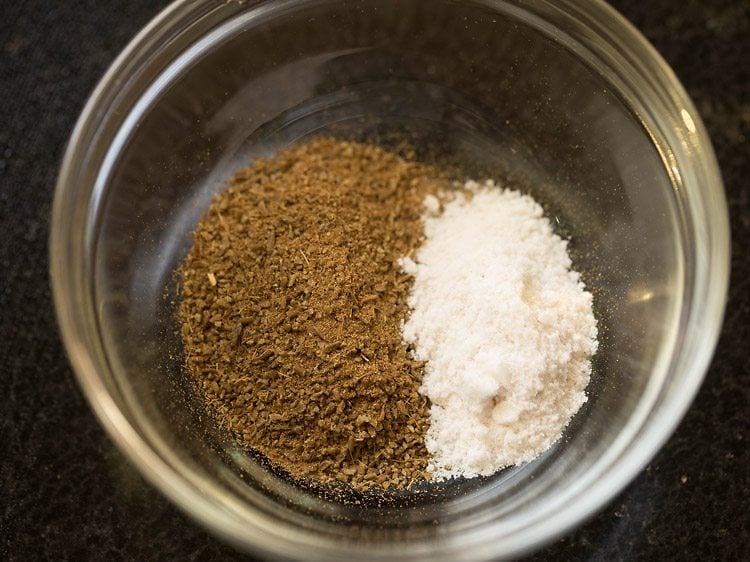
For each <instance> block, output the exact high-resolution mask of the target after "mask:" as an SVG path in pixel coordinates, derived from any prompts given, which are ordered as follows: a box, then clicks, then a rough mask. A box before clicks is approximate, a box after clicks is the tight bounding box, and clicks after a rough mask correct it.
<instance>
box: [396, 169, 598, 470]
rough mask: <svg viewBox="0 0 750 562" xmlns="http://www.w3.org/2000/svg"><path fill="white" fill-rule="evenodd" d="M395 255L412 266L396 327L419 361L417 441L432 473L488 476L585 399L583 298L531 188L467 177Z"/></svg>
mask: <svg viewBox="0 0 750 562" xmlns="http://www.w3.org/2000/svg"><path fill="white" fill-rule="evenodd" d="M464 187H465V191H466V192H467V193H466V194H464V193H459V194H457V195H456V196H455V197H454V198H452V199H450V200H448V201H447V202H445V203H444V205H443V210H442V212H441V210H440V207H441V205H440V202H439V201H438V200H437V198H435V197H433V196H428V198H427V199H426V201H425V216H424V229H425V241H424V243H423V245H422V246H421V247H420V248H419V250H418V251H417V253H416V255H415V257H414V259H411V258H409V257H405V258H402V259H401V260H400V263H401V267H402V268H403V270H404V271H405V272H407V273H409V274H410V275H412V276H413V277H414V284H413V287H412V291H411V293H410V296H409V300H408V304H409V308H410V309H411V314H410V316H409V318H408V319H407V320H406V321H405V322H404V324H403V326H402V336H403V339H404V341H405V342H407V343H408V344H410V345H411V346H412V347H413V348H414V356H415V358H416V359H418V360H421V361H425V362H426V363H425V373H424V378H423V382H422V387H421V389H420V392H422V393H423V394H425V395H426V396H427V397H428V398H429V399H430V401H431V402H432V407H431V410H430V428H429V430H428V432H427V435H426V447H427V450H428V452H429V453H430V455H431V464H430V466H429V467H428V470H429V471H430V472H431V473H432V476H433V478H435V479H437V480H441V479H445V478H450V477H456V476H465V477H472V476H477V475H490V474H492V473H494V472H496V471H497V470H499V469H501V468H504V467H506V466H511V465H517V464H520V463H523V462H527V461H530V460H532V459H534V458H535V457H536V456H538V455H539V454H540V453H542V452H543V451H545V450H546V449H548V448H549V447H550V446H551V445H552V444H553V443H554V442H555V441H556V440H557V439H558V438H559V437H560V435H561V433H562V431H563V429H564V428H565V426H566V425H567V424H568V422H569V421H570V419H571V417H572V416H573V415H574V414H575V413H576V412H577V411H578V409H579V408H580V407H581V405H582V404H583V403H584V402H585V401H586V394H585V388H586V386H587V384H588V381H589V375H590V372H591V356H592V355H593V354H594V352H595V351H596V348H597V339H596V338H597V328H596V320H595V318H594V314H593V312H592V297H591V294H590V293H589V292H587V291H586V290H585V289H584V286H583V284H582V282H581V280H580V276H579V274H578V273H576V272H575V271H571V260H570V257H569V256H568V253H567V243H566V242H565V241H563V240H562V239H561V238H560V237H559V236H557V235H556V234H554V232H553V230H552V226H551V225H550V222H549V221H548V220H547V219H546V218H545V217H544V216H543V212H542V208H541V207H540V206H539V204H537V203H536V202H535V201H534V200H533V199H532V198H530V197H528V196H525V195H521V194H520V193H518V192H516V191H511V190H503V189H500V188H499V187H497V186H495V185H494V183H492V182H486V183H485V184H484V185H479V184H477V183H476V182H473V181H469V182H467V183H466V184H465V186H464Z"/></svg>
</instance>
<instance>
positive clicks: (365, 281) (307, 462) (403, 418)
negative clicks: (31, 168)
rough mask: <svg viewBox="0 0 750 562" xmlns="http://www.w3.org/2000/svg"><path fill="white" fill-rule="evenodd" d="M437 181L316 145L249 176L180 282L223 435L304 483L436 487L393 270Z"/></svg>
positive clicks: (194, 349) (366, 148)
mask: <svg viewBox="0 0 750 562" xmlns="http://www.w3.org/2000/svg"><path fill="white" fill-rule="evenodd" d="M439 187H442V180H441V179H440V173H439V172H438V171H437V170H436V169H435V168H432V167H430V166H427V165H425V164H422V163H419V162H417V161H415V160H414V159H413V158H411V157H403V156H399V155H397V154H394V153H390V152H387V151H385V150H383V149H381V148H378V147H375V146H372V145H367V144H361V143H353V142H345V141H340V140H335V139H330V138H320V139H315V140H312V141H309V142H307V143H305V144H302V145H300V146H297V147H295V148H291V149H289V150H286V151H283V152H280V153H278V154H277V155H275V156H274V157H272V158H269V159H266V160H259V161H257V162H255V163H254V164H253V165H252V166H250V167H248V168H246V169H243V170H240V171H239V172H238V173H237V174H236V176H235V177H234V178H233V179H232V181H231V183H230V187H229V188H228V190H226V191H225V192H223V193H221V194H219V195H218V196H217V197H216V198H215V199H214V201H213V203H212V205H211V208H210V209H209V210H208V211H207V212H206V214H205V216H204V217H203V218H202V220H201V221H200V223H199V225H198V227H197V230H196V232H195V235H194V246H193V248H192V250H191V251H190V253H189V255H188V256H187V258H186V260H185V262H184V264H183V265H182V267H181V268H180V270H179V273H180V275H181V292H182V298H181V303H180V307H179V319H180V322H181V329H182V338H183V342H184V348H185V353H186V361H187V367H188V370H189V372H190V373H192V375H194V377H195V379H196V380H197V381H199V383H200V384H201V385H202V388H203V390H204V394H205V397H206V399H207V401H208V403H209V404H210V406H211V407H212V408H213V409H214V410H215V413H216V414H217V416H218V419H219V421H220V423H222V424H223V425H225V426H226V427H228V428H229V429H230V430H231V431H232V433H233V434H234V435H235V436H236V438H237V439H238V441H239V442H240V443H242V444H243V445H244V446H246V447H249V448H252V449H254V450H256V451H259V452H261V453H263V454H265V455H266V456H267V457H268V458H269V459H270V460H271V461H272V462H273V463H276V464H277V465H279V466H280V467H282V468H283V469H285V470H287V471H288V472H289V473H290V474H291V475H292V476H294V477H310V478H312V479H315V480H317V481H320V482H335V481H339V482H344V483H348V484H350V485H352V486H354V487H355V488H357V489H366V488H369V487H372V486H373V485H380V486H383V487H386V488H387V487H389V486H397V487H408V486H410V485H411V483H412V482H413V481H414V480H415V479H419V478H423V477H426V473H425V468H426V465H427V457H428V455H427V451H426V449H425V447H424V434H425V431H426V430H427V427H428V404H427V401H426V399H425V397H423V396H422V395H420V394H419V393H418V387H419V385H420V383H421V378H422V365H421V364H419V363H417V362H415V361H413V360H412V359H410V358H409V356H408V353H407V349H406V347H405V345H404V344H403V343H402V341H401V332H400V322H401V320H402V319H403V318H405V316H406V314H407V307H406V304H405V303H406V297H407V294H408V291H409V283H410V279H409V278H408V277H407V276H406V275H404V274H403V273H402V272H401V271H400V270H399V267H398V265H397V264H396V260H397V259H398V258H399V257H401V256H404V255H408V254H410V253H411V252H412V251H413V250H414V249H416V247H417V246H418V245H419V243H420V241H421V238H422V224H421V221H420V214H421V204H422V200H423V199H424V197H425V195H426V194H427V193H433V192H435V191H436V190H437V189H438V188H439Z"/></svg>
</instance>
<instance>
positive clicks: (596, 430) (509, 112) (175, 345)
mask: <svg viewBox="0 0 750 562" xmlns="http://www.w3.org/2000/svg"><path fill="white" fill-rule="evenodd" d="M228 4H234V3H228ZM188 45H189V48H188ZM159 57H161V58H158V57H156V58H155V61H156V62H154V61H153V60H152V62H151V63H149V64H152V66H154V68H155V70H154V69H152V70H151V74H150V75H148V73H146V72H145V71H144V72H143V73H142V74H141V75H140V77H137V78H136V79H134V80H133V81H132V82H131V83H129V84H127V86H126V89H128V91H130V92H131V95H132V96H133V99H134V100H136V101H134V102H133V103H132V104H131V105H132V106H131V108H130V111H129V112H128V114H127V115H124V116H122V119H121V120H120V122H119V124H118V131H117V135H116V137H115V139H114V141H113V142H112V143H111V145H110V147H109V149H108V153H107V157H106V160H105V162H104V165H102V167H101V168H100V169H99V171H98V175H97V180H96V186H97V187H96V189H95V190H94V193H93V194H92V197H91V199H90V201H89V206H88V211H87V218H88V223H87V224H88V231H87V235H88V243H89V246H88V251H89V255H88V259H89V260H90V273H91V290H92V294H93V298H94V300H95V303H96V307H97V309H96V321H97V323H98V331H99V333H100V337H101V345H102V354H103V356H104V357H106V362H107V365H108V371H107V374H106V384H107V386H108V388H109V389H110V392H111V393H112V395H113V396H115V397H116V398H115V400H116V402H117V404H118V407H119V408H120V409H121V410H122V411H124V412H126V414H125V415H126V417H127V418H128V420H129V421H130V423H131V424H132V425H133V427H135V428H136V431H137V432H138V433H139V434H140V436H141V438H142V439H144V440H145V441H146V442H148V443H149V444H150V445H151V446H152V448H153V449H154V450H156V451H157V452H158V454H159V455H160V456H161V457H162V458H163V459H164V460H165V462H167V463H168V464H170V465H171V466H173V467H175V470H177V471H179V472H181V473H183V474H184V475H186V476H185V478H187V479H188V480H189V481H190V482H192V483H193V484H194V485H195V486H197V487H199V488H202V489H203V490H204V492H205V494H206V497H208V498H210V501H211V502H214V503H217V504H220V505H221V508H222V509H223V510H225V511H226V513H228V514H229V515H228V517H232V518H234V519H235V520H236V521H254V522H255V523H256V524H261V523H259V522H260V521H262V522H265V523H264V524H266V523H267V524H268V528H269V529H272V528H273V525H271V523H273V524H275V525H277V528H279V529H281V528H284V529H286V530H287V531H286V532H288V533H289V536H297V535H294V533H300V534H299V536H300V537H304V536H317V537H328V538H330V539H331V540H335V541H338V543H337V544H346V545H350V546H351V545H354V544H355V543H356V542H357V541H358V542H359V543H362V544H363V543H367V542H370V543H372V544H375V545H376V546H377V548H382V549H391V551H395V550H396V549H398V548H399V545H403V544H405V543H414V544H416V543H418V542H419V541H420V540H422V539H426V538H429V539H430V542H424V543H422V544H429V545H431V546H429V547H425V548H428V550H429V549H433V550H434V551H435V552H437V551H439V550H440V549H441V548H443V547H442V546H441V544H442V543H444V542H445V541H452V544H458V543H459V542H460V541H461V540H464V541H467V542H470V537H471V536H472V535H471V533H472V532H474V531H477V532H478V530H481V529H482V528H484V527H485V526H487V525H489V524H492V525H493V526H494V528H495V530H496V531H497V530H498V529H499V530H500V531H501V532H502V533H507V534H512V533H513V532H514V531H515V530H518V529H521V528H523V527H524V526H528V525H529V522H530V521H532V520H534V519H535V518H544V517H547V516H549V515H550V514H552V513H554V512H555V510H557V509H558V508H559V507H560V506H562V505H564V504H565V503H566V502H569V501H571V498H575V497H576V495H577V494H581V493H583V492H584V488H585V486H586V484H587V483H590V482H591V481H592V480H595V479H598V478H601V477H602V472H604V471H605V469H606V466H607V463H608V462H611V461H612V459H613V458H616V456H617V455H618V454H619V452H621V451H622V450H623V448H624V447H627V446H628V444H629V443H630V442H631V441H632V439H633V437H634V435H635V434H636V433H637V431H638V428H639V427H640V425H641V424H642V423H643V421H644V420H645V419H646V418H647V416H648V412H649V408H650V407H651V405H652V404H653V403H654V401H655V400H656V399H657V396H658V393H659V390H660V388H661V387H662V385H663V384H664V381H665V378H666V376H667V375H666V369H667V365H668V363H669V360H670V357H671V355H672V351H673V349H674V345H675V338H676V337H677V332H678V329H679V322H680V313H681V310H682V306H683V295H684V291H685V281H684V278H685V271H684V270H685V263H684V257H683V255H684V251H685V250H684V245H685V244H686V239H685V234H684V232H683V226H682V225H681V221H682V218H681V217H682V215H681V213H682V211H681V208H680V204H679V200H678V197H677V196H676V195H675V189H674V178H673V176H672V174H671V173H670V171H669V169H668V168H667V167H666V166H665V164H664V160H663V156H662V152H663V151H662V148H661V147H659V146H658V144H657V143H655V141H654V139H653V136H652V135H651V134H650V132H649V124H648V123H645V122H644V119H643V116H640V117H639V116H638V115H636V112H635V111H634V110H633V108H632V107H631V106H630V105H629V103H627V100H626V99H625V98H624V97H623V95H622V94H621V92H619V91H618V89H617V87H616V80H614V79H613V78H612V77H611V76H607V75H606V73H603V72H602V71H601V69H600V68H596V65H595V64H593V63H592V62H591V57H588V56H587V53H586V51H585V49H583V48H582V47H581V43H578V42H577V41H576V40H575V38H573V37H571V36H570V35H567V34H566V33H563V32H562V31H561V30H560V28H557V27H555V26H552V25H549V24H548V23H544V22H543V21H542V20H541V19H540V18H539V17H538V16H536V15H534V14H532V13H531V12H530V11H526V10H525V9H522V8H520V7H518V6H517V5H515V4H513V3H503V2H461V3H458V2H452V1H448V0H435V1H433V2H422V1H418V0H400V1H399V2H390V1H389V2H382V1H375V0H364V1H360V2H351V3H340V2H324V1H323V2H321V1H317V2H307V1H305V2H275V3H261V4H258V5H252V6H249V7H248V6H245V7H243V8H238V7H237V6H236V5H232V6H230V7H226V6H222V7H213V8H211V10H209V9H208V8H206V10H205V13H203V14H202V15H201V16H200V18H198V17H196V18H194V20H192V21H191V22H190V23H189V25H188V24H185V26H184V28H183V29H181V30H180V39H179V41H177V40H176V41H175V43H174V44H173V45H171V46H164V47H162V48H160V50H159ZM157 65H158V66H157ZM317 134H332V135H336V136H342V137H347V138H357V139H376V140H377V142H380V143H382V144H385V145H395V144H396V143H397V142H399V141H401V140H404V139H407V140H409V141H410V142H411V143H412V144H413V145H414V146H415V147H416V148H417V149H418V151H421V152H422V153H423V154H424V157H425V158H433V157H436V156H438V157H440V158H442V159H445V160H450V161H451V162H453V163H456V164H457V165H458V166H459V167H460V169H461V173H462V174H464V175H465V176H466V177H473V178H475V179H480V178H493V179H496V180H499V182H500V183H501V184H502V185H505V186H508V187H513V188H516V189H520V190H521V191H524V192H526V193H530V194H531V195H533V197H535V198H536V199H537V200H538V201H540V202H541V203H542V204H543V206H544V208H545V210H546V213H547V216H548V217H549V218H550V219H551V220H552V221H553V223H554V224H556V225H557V228H558V232H559V233H560V234H561V235H562V236H563V237H565V238H568V239H569V240H570V250H571V253H572V256H573V258H574V265H575V268H576V269H577V270H578V271H581V272H582V273H583V277H584V281H585V283H586V285H587V286H588V288H589V289H590V290H591V291H592V292H593V294H594V298H595V313H596V316H597V319H598V322H599V330H600V348H599V352H598V353H597V355H596V357H595V362H594V372H593V376H592V382H591V385H590V389H589V390H590V392H589V394H590V399H589V401H588V403H587V404H586V405H585V406H584V408H583V409H582V410H581V411H580V412H579V414H578V415H577V416H576V417H575V418H574V420H573V422H572V423H571V425H570V426H569V427H568V429H567V430H566V432H565V434H564V437H563V439H562V440H561V441H560V442H559V443H558V444H557V445H555V446H554V447H553V448H552V449H551V450H550V451H549V452H547V453H546V454H544V455H543V456H542V457H541V458H539V459H538V460H537V461H534V462H533V463H530V464H528V465H525V466H522V467H520V468H514V469H509V470H505V471H503V472H501V473H499V474H497V475H495V476H493V477H490V478H484V479H473V480H469V481H452V482H450V483H447V484H443V485H434V486H426V487H424V489H422V490H420V491H418V492H414V493H408V494H391V495H387V496H385V497H383V496H378V497H369V496H364V497H360V496H358V497H353V498H352V499H355V500H357V501H359V502H360V504H359V505H357V504H354V503H350V504H344V503H342V502H340V501H338V500H336V499H331V498H326V497H324V496H321V495H320V494H318V493H316V492H314V491H311V490H304V489H301V488H299V487H296V486H294V485H292V484H290V483H289V482H288V481H287V480H286V479H284V478H283V477H280V476H279V475H277V474H274V473H273V472H272V471H270V470H269V469H268V468H267V467H266V466H265V465H264V463H263V462H262V461H259V460H257V459H254V458H253V457H252V456H250V455H248V454H246V453H245V452H243V451H241V450H240V449H239V448H238V447H237V446H236V445H235V444H234V443H233V442H232V441H231V439H229V438H228V437H227V435H225V434H224V433H223V432H222V431H221V430H219V429H218V428H217V427H215V425H214V424H213V422H212V420H211V418H210V416H207V415H206V412H205V411H204V409H203V407H202V406H201V404H200V403H199V402H198V401H196V398H195V396H194V393H193V392H192V390H191V385H190V382H189V380H188V377H187V375H186V373H185V372H184V369H183V363H182V357H181V355H180V343H179V338H178V337H177V336H176V319H175V315H174V311H175V298H176V295H175V293H174V288H175V277H174V270H175V269H176V267H177V266H178V265H179V263H180V262H181V260H182V259H183V257H184V256H185V254H186V252H187V251H188V249H189V246H190V244H191V233H192V230H193V229H194V227H195V224H196V222H197V220H198V219H199V218H200V215H201V214H202V212H203V211H204V210H205V209H206V208H207V206H208V204H209V202H210V199H211V197H212V195H213V194H215V193H216V192H217V191H219V190H221V189H222V188H223V186H224V185H225V182H226V180H228V179H229V178H230V177H231V175H232V172H233V170H235V169H236V168H238V167H240V166H243V165H246V164H247V163H248V162H250V161H251V160H252V159H253V158H254V157H257V156H259V155H268V154H270V153H272V152H273V151H274V150H277V149H278V148H280V147H284V146H287V145H289V144H291V143H294V142H297V141H299V140H300V139H303V138H305V137H308V136H311V135H317ZM269 532H271V533H273V532H275V531H269ZM457 537H462V538H461V539H459V538H457ZM234 538H235V539H237V537H234ZM240 540H242V539H240ZM255 540H257V539H254V538H248V539H247V542H253V541H255ZM290 540H291V539H290ZM300 540H301V539H300ZM441 541H442V542H441ZM383 551H384V552H385V550H383ZM372 552H380V551H377V550H376V551H372Z"/></svg>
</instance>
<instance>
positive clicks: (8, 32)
mask: <svg viewBox="0 0 750 562" xmlns="http://www.w3.org/2000/svg"><path fill="white" fill-rule="evenodd" d="M161 4H162V3H161V2H151V1H148V0H132V1H129V2H110V1H106V2H105V1H102V2H94V1H93V0H89V1H86V2H83V1H82V2H71V3H63V2H59V3H49V4H47V3H45V2H39V1H32V0H29V1H23V2H20V1H17V2H3V4H2V7H1V8H0V14H1V15H0V100H2V107H1V108H0V224H1V225H2V231H3V232H2V239H1V241H0V336H1V340H0V341H1V342H2V343H0V459H1V461H0V559H10V560H35V559H55V560H59V559H70V560H83V559H94V560H119V559H127V560H130V559H147V560H148V559H176V560H196V559H198V560H202V559H206V560H208V559H217V558H221V559H235V558H236V559H240V558H241V557H240V556H239V555H237V554H236V553H235V552H234V551H233V550H232V549H230V548H229V547H226V546H224V545H223V544H221V543H220V542H218V541H217V540H215V539H213V538H212V537H210V536H209V535H207V534H206V533H205V532H204V531H203V530H201V529H200V528H199V527H197V526H196V525H195V524H193V523H192V522H190V521H189V520H188V519H187V518H186V517H185V516H183V515H182V514H181V513H180V512H178V511H177V510H176V509H175V508H174V507H172V506H171V505H170V504H169V503H168V502H167V501H166V500H165V499H164V498H163V497H162V496H160V495H159V493H157V492H156V491H155V490H154V489H152V488H151V487H150V486H149V485H147V484H146V483H145V482H144V481H143V479H142V478H141V477H140V476H139V474H138V473H137V472H136V471H135V470H134V469H133V468H132V467H131V466H130V465H129V464H128V463H127V462H126V461H125V459H124V458H123V457H122V455H121V454H120V453H119V452H118V451H117V450H116V449H115V447H114V445H113V444H112V443H111V442H110V441H109V439H108V438H107V436H106V435H105V434H104V431H103V430H102V429H101V428H100V427H99V425H98V424H97V422H96V420H95V418H94V416H93V414H92V413H91V412H90V410H89V408H88V406H87V404H86V402H85V401H84V399H83V397H82V395H81V393H80V391H79V390H78V388H77V386H76V383H75V380H74V378H73V374H72V373H71V371H70V368H69V366H68V364H67V362H66V360H65V356H64V354H63V350H62V346H61V344H60V341H59V338H58V335H57V329H56V325H55V321H54V317H53V312H52V302H51V296H50V290H49V287H48V282H47V236H48V231H49V226H48V217H49V213H50V203H51V199H52V192H53V184H54V181H55V175H56V173H57V165H58V162H59V160H60V158H61V155H62V151H63V149H64V146H65V142H66V140H67V137H68V135H69V133H70V130H71V128H72V126H73V124H74V121H75V119H76V117H77V115H78V113H79V111H80V109H81V107H82V105H83V103H84V101H85V99H86V97H87V96H88V94H89V92H90V91H91V89H92V88H93V87H94V85H95V83H96V81H97V80H98V78H99V77H100V76H101V74H102V73H103V72H104V70H105V69H106V67H107V65H108V64H109V63H110V61H111V60H112V59H113V58H114V56H115V55H116V54H117V53H118V52H119V50H120V49H122V48H123V47H124V45H125V44H126V42H127V41H128V40H129V39H130V37H132V36H133V34H134V33H135V32H136V31H137V30H138V29H139V28H140V27H141V26H142V25H144V24H145V23H146V22H147V21H148V20H149V19H150V18H151V17H152V16H153V15H155V14H156V12H157V11H158V9H159V7H160V5H161ZM614 4H615V6H616V7H617V8H618V9H620V10H621V11H622V12H623V13H624V14H625V15H626V16H627V17H628V18H630V19H631V21H632V22H633V23H634V24H635V25H636V26H637V27H638V28H640V29H641V31H643V33H644V34H645V35H646V36H647V37H648V38H649V39H650V40H651V41H652V42H653V43H654V45H655V46H656V47H657V49H658V50H659V51H660V52H661V53H662V55H663V56H664V57H665V58H666V59H667V61H668V62H669V63H670V64H671V65H672V66H673V68H674V69H675V70H676V72H677V74H678V75H679V77H680V79H681V80H682V82H683V84H684V85H685V86H686V88H687V89H688V91H689V93H690V95H691V96H692V97H693V99H694V101H695V102H696V105H697V106H698V109H699V110H700V112H701V114H702V115H703V117H704V120H705V122H706V124H707V126H708V129H709V132H710V133H711V137H712V139H713V142H714V145H715V148H716V151H717V155H718V158H719V161H720V165H721V168H722V172H723V174H724V179H725V183H726V190H727V196H728V200H729V206H730V213H731V221H732V236H733V258H732V284H731V289H730V297H729V305H728V309H727V316H726V321H725V325H724V330H723V333H722V337H721V341H720V343H719V347H718V350H717V353H716V356H715V358H714V360H713V363H712V365H711V368H710V370H709V372H708V375H707V378H706V382H705V384H704V385H703V387H702V389H701V391H700V393H699V395H698V397H697V399H696V401H695V403H694V404H693V406H692V407H691V409H690V411H689V412H688V414H687V416H686V418H685V420H684V421H683V423H682V424H681V425H680V427H679V429H678V430H677V432H676V433H675V435H674V436H673V437H672V438H671V439H670V441H669V442H668V443H667V445H666V446H665V447H664V448H663V450H662V451H661V452H660V453H659V454H658V455H657V457H656V458H655V459H654V460H653V462H652V463H651V464H650V465H649V467H648V468H646V469H645V470H644V471H643V472H642V473H641V474H640V475H639V476H638V478H637V479H636V480H635V481H634V482H633V483H632V484H631V485H630V486H629V487H628V488H627V489H626V490H625V491H624V492H623V493H622V494H621V495H620V496H619V497H618V498H616V499H615V500H614V501H613V502H612V503H611V504H610V505H609V506H608V507H606V508H605V509H604V510H603V511H602V512H601V513H600V514H599V515H598V516H597V517H596V518H594V519H593V520H591V521H590V522H589V523H588V524H587V525H585V526H583V527H582V528H580V529H579V530H578V531H576V532H574V533H573V534H571V535H569V536H567V537H565V538H564V539H562V540H560V541H558V542H557V543H555V544H553V545H551V546H550V547H549V548H548V549H546V550H544V551H542V552H540V553H538V554H537V555H536V556H535V557H534V560H548V559H549V560H580V559H587V560H624V559H627V560H633V559H639V560H651V559H686V560H688V559H689V560H696V559H706V560H713V559H719V560H741V559H747V557H748V555H749V553H750V537H749V536H748V530H747V528H748V526H750V522H749V521H748V515H747V509H748V506H749V505H750V482H749V476H748V475H749V474H750V469H749V468H748V466H749V465H750V454H748V446H747V441H748V440H750V431H749V429H750V428H749V427H748V425H749V419H750V414H749V413H748V393H749V390H748V389H749V388H750V377H749V376H748V371H749V370H750V353H749V352H748V351H747V350H746V348H747V346H748V341H750V330H748V319H749V318H750V317H749V316H748V313H749V312H750V290H749V289H750V285H749V284H748V279H750V262H749V260H748V254H747V251H746V249H747V247H748V245H750V201H749V200H748V199H749V197H750V195H749V193H748V191H749V190H748V177H750V157H749V152H750V151H749V150H748V144H747V143H748V137H749V136H750V64H748V59H747V57H748V56H750V39H749V38H750V2H747V0H725V1H717V2H708V1H705V2H700V1H697V0H688V1H684V2H676V1H671V0H660V1H658V2H655V3H651V2H640V1H636V0H618V1H616V2H614Z"/></svg>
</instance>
